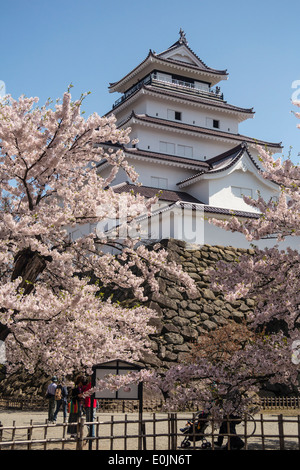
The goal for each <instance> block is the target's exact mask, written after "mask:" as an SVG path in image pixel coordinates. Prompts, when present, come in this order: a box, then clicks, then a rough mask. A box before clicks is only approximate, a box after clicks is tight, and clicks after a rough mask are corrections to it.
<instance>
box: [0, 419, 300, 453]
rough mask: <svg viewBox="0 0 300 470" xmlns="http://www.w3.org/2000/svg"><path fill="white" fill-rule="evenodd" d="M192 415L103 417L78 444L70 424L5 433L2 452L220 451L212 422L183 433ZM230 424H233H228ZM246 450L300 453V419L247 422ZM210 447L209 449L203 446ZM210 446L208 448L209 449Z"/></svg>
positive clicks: (81, 427)
mask: <svg viewBox="0 0 300 470" xmlns="http://www.w3.org/2000/svg"><path fill="white" fill-rule="evenodd" d="M188 418H191V414H186V415H183V414H182V413H180V414H179V413H170V414H161V413H159V414H156V413H152V414H151V413H147V414H138V413H133V414H131V415H127V414H125V415H121V416H120V415H117V416H114V415H111V416H110V417H107V416H104V415H102V416H101V415H100V416H99V415H98V416H97V419H96V421H94V422H93V423H88V422H86V421H85V419H84V418H81V419H80V420H79V421H78V423H77V433H76V436H75V437H74V438H72V437H71V436H70V435H69V434H68V423H59V424H50V423H48V422H47V421H46V422H45V423H44V424H42V423H40V424H33V422H32V421H31V422H30V424H29V425H24V426H16V425H15V423H13V424H12V426H5V427H0V450H2V449H13V450H23V449H27V450H54V449H56V450H84V449H89V450H110V451H120V450H127V451H128V450H131V451H135V450H150V451H153V450H155V451H165V450H170V451H174V450H178V449H183V448H186V445H185V446H184V447H182V444H183V442H185V441H186V438H187V436H188V448H189V450H194V449H198V450H199V449H200V450H202V449H203V448H209V449H211V450H216V449H219V448H218V447H217V446H216V444H215V442H216V439H217V436H218V433H219V424H218V423H217V422H216V421H214V420H213V419H212V418H209V419H208V420H207V428H206V430H205V435H204V436H203V435H199V434H197V430H196V427H195V426H192V429H191V431H190V432H189V433H188V434H184V433H183V432H182V431H181V429H182V428H183V427H184V426H185V425H186V422H187V419H188ZM229 422H230V419H228V423H229ZM88 425H93V427H94V437H86V435H87V426H88ZM236 431H237V434H238V436H239V437H240V438H241V439H242V440H243V442H244V447H243V449H246V450H300V416H294V417H285V416H283V415H282V414H280V415H278V416H266V415H263V414H260V415H257V416H255V417H254V418H251V419H250V417H247V418H245V419H244V420H243V421H242V422H241V423H240V424H238V426H237V428H236ZM234 436H235V434H232V433H231V431H229V426H228V428H227V432H224V443H226V442H227V441H228V440H229V450H231V447H230V439H229V438H230V437H231V438H232V437H234ZM203 444H205V445H203ZM207 445H209V447H207Z"/></svg>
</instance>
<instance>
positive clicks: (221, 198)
mask: <svg viewBox="0 0 300 470" xmlns="http://www.w3.org/2000/svg"><path fill="white" fill-rule="evenodd" d="M233 187H234V188H236V187H240V188H242V190H243V189H245V190H247V189H250V190H252V197H253V198H254V199H257V197H258V191H260V193H261V196H262V197H263V198H264V199H265V200H266V201H268V200H269V199H270V198H271V197H272V196H275V195H278V192H276V191H275V190H271V189H270V188H269V187H268V186H266V185H264V184H263V183H262V182H261V181H260V180H259V179H258V178H257V177H255V176H254V175H253V174H252V173H250V172H249V171H246V172H243V171H240V170H237V171H233V172H232V173H230V174H229V175H227V176H224V177H223V178H219V179H215V180H210V181H209V204H210V205H211V206H217V207H224V208H227V209H236V210H243V211H249V210H250V211H251V212H252V211H255V209H254V208H252V207H250V206H249V205H248V204H246V203H245V202H244V200H243V198H242V197H238V196H236V194H235V189H233ZM244 194H246V191H245V193H244Z"/></svg>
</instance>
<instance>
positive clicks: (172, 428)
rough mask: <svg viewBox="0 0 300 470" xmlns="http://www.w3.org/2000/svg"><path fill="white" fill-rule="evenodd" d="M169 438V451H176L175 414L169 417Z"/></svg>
mask: <svg viewBox="0 0 300 470" xmlns="http://www.w3.org/2000/svg"><path fill="white" fill-rule="evenodd" d="M170 431H171V433H170V437H171V443H170V444H171V446H170V450H176V449H177V420H176V414H175V413H171V415H170Z"/></svg>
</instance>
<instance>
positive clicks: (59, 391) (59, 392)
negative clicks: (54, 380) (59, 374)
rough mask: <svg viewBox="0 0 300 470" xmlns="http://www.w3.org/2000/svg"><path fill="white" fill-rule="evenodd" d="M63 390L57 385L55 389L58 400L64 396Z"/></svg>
mask: <svg viewBox="0 0 300 470" xmlns="http://www.w3.org/2000/svg"><path fill="white" fill-rule="evenodd" d="M61 392H62V389H61V386H60V385H58V386H57V387H56V390H55V400H57V401H58V400H61V398H62V393H61Z"/></svg>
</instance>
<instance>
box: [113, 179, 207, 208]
mask: <svg viewBox="0 0 300 470" xmlns="http://www.w3.org/2000/svg"><path fill="white" fill-rule="evenodd" d="M112 189H113V190H114V191H115V192H116V193H118V194H121V193H130V192H133V193H134V194H140V195H141V196H144V197H146V198H151V197H154V196H157V195H158V196H159V199H160V200H162V201H168V202H179V201H182V202H189V203H191V204H203V203H202V202H201V201H199V200H198V199H196V198H195V197H193V196H191V195H189V194H187V193H185V192H183V191H172V190H168V189H159V188H152V187H150V186H137V185H135V184H131V183H128V182H124V183H122V184H119V185H116V186H112Z"/></svg>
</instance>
